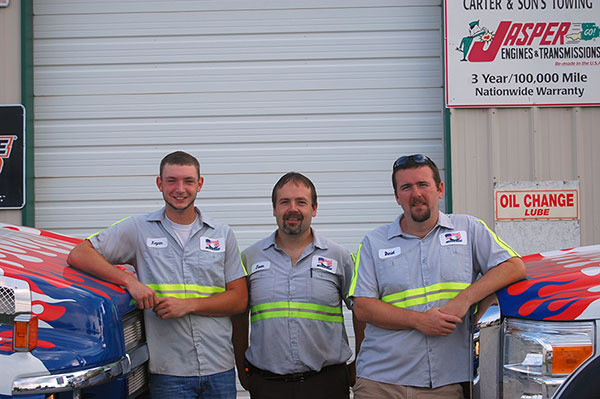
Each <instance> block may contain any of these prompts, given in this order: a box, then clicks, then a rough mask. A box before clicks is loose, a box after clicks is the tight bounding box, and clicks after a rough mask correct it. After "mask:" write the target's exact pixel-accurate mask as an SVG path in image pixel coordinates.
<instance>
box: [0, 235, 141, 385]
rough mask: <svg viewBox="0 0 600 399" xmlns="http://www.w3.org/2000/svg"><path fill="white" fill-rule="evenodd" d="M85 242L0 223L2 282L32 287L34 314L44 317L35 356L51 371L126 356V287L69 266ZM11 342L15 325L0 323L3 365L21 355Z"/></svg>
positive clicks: (0, 358) (0, 356) (40, 318)
mask: <svg viewBox="0 0 600 399" xmlns="http://www.w3.org/2000/svg"><path fill="white" fill-rule="evenodd" d="M80 241H81V240H80V239H76V238H72V237H66V236H61V235H59V234H55V233H51V232H46V231H43V230H36V229H31V228H26V227H21V226H10V225H2V224H0V283H3V284H2V285H4V286H7V285H8V284H7V282H8V281H9V279H18V280H22V281H25V282H27V284H28V285H29V289H30V292H31V313H32V314H35V315H37V316H38V319H39V334H38V341H39V343H38V347H37V348H36V349H34V350H33V351H32V352H31V355H32V356H34V357H35V358H37V359H39V360H40V361H41V362H42V363H43V364H44V365H45V367H46V368H47V369H48V370H49V371H50V372H52V373H54V372H57V371H58V370H64V369H71V368H78V367H80V366H82V365H88V366H89V365H91V364H97V363H105V362H107V361H112V360H114V359H117V358H119V357H120V356H122V353H123V352H124V349H123V348H124V345H123V335H122V330H121V328H120V323H119V320H120V319H121V317H122V316H123V315H124V314H125V313H127V312H128V311H130V310H132V309H133V308H134V306H133V305H132V303H131V297H130V296H129V294H128V293H127V292H126V291H125V290H124V289H122V288H121V287H119V286H116V285H114V284H110V283H107V282H105V281H102V280H99V279H96V278H93V277H91V276H89V275H87V274H85V273H82V272H79V271H77V270H75V269H73V268H71V267H69V266H68V265H67V263H66V257H67V255H68V253H69V251H70V250H71V248H73V246H75V244H76V243H78V242H80ZM11 342H12V326H7V325H0V368H2V366H1V365H2V364H3V360H2V359H4V360H5V361H8V360H7V359H8V358H9V357H13V355H18V354H14V353H13V352H12V344H11ZM20 356H21V355H20ZM9 362H10V361H9Z"/></svg>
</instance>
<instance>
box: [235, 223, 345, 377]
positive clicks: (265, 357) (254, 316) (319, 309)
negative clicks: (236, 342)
mask: <svg viewBox="0 0 600 399" xmlns="http://www.w3.org/2000/svg"><path fill="white" fill-rule="evenodd" d="M312 233H313V241H312V243H310V244H309V245H308V246H307V247H306V248H305V249H304V251H303V252H302V255H301V256H300V258H299V260H298V262H297V263H296V265H294V266H293V267H292V263H291V259H290V257H289V256H288V255H287V254H286V253H285V252H284V251H283V250H281V249H280V248H279V247H278V246H277V244H276V243H275V234H276V232H274V233H273V234H271V235H270V236H269V237H267V238H265V239H263V240H261V241H259V242H257V243H255V244H254V245H252V246H251V247H249V248H248V249H246V250H245V251H243V252H242V260H243V262H244V265H246V268H247V269H248V273H249V276H248V287H249V301H250V311H251V328H250V347H249V348H248V350H247V351H246V358H247V359H248V361H249V362H250V363H252V364H253V365H254V366H256V367H258V368H261V369H263V370H269V371H271V372H273V373H277V374H291V373H299V372H305V371H310V370H314V371H320V370H321V369H322V368H323V367H324V366H328V365H333V364H340V363H345V362H346V361H347V360H348V359H349V358H350V357H351V356H352V351H351V350H350V347H349V346H348V338H347V336H346V330H345V328H344V320H343V315H342V307H341V302H342V299H344V298H346V297H347V295H346V294H347V292H348V288H349V286H350V280H351V278H352V258H351V256H350V252H349V251H348V250H346V249H345V248H343V247H342V246H340V245H338V244H336V243H334V242H333V241H331V240H328V239H327V238H325V237H323V236H321V235H319V234H318V233H317V232H315V230H314V229H313V230H312ZM348 303H349V302H347V304H348Z"/></svg>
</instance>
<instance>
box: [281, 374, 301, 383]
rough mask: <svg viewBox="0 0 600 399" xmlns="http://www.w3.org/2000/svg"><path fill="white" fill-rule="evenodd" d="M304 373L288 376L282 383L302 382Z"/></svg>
mask: <svg viewBox="0 0 600 399" xmlns="http://www.w3.org/2000/svg"><path fill="white" fill-rule="evenodd" d="M304 378H305V375H304V373H294V374H288V375H287V376H286V377H285V378H284V379H283V381H284V382H304Z"/></svg>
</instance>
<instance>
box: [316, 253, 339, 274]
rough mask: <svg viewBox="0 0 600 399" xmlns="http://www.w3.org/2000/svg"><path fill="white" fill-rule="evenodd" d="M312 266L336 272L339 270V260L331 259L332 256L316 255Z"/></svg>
mask: <svg viewBox="0 0 600 399" xmlns="http://www.w3.org/2000/svg"><path fill="white" fill-rule="evenodd" d="M311 267H312V268H313V269H319V270H323V271H326V272H329V273H333V274H335V273H336V271H337V260H335V259H331V258H326V257H324V256H321V255H315V256H313V258H312V265H311Z"/></svg>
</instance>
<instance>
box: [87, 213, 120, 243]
mask: <svg viewBox="0 0 600 399" xmlns="http://www.w3.org/2000/svg"><path fill="white" fill-rule="evenodd" d="M130 217H131V216H127V217H126V218H123V219H121V220H118V221H116V222H114V223H113V224H111V225H110V226H108V227H107V228H106V229H104V230H108V229H109V228H110V227H112V226H114V225H115V224H119V223H121V222H122V221H123V220H127V219H129V218H130ZM104 230H102V231H104ZM102 231H97V232H95V233H94V234H92V235H91V236H89V237H86V240H89V239H90V238H92V237H94V236H97V235H98V234H100V233H102Z"/></svg>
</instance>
